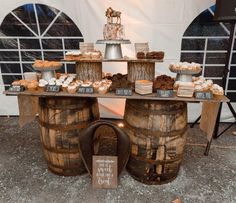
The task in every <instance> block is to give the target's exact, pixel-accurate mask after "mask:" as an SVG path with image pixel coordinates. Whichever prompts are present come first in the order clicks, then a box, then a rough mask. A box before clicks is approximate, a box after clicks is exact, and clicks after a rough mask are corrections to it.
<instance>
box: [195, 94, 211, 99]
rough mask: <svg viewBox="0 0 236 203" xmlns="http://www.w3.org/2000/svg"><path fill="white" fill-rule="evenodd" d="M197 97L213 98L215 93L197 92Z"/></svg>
mask: <svg viewBox="0 0 236 203" xmlns="http://www.w3.org/2000/svg"><path fill="white" fill-rule="evenodd" d="M194 95H195V98H197V99H206V100H207V99H212V98H213V95H212V92H195V93H194Z"/></svg>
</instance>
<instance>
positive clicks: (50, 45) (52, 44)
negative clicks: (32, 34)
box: [42, 39, 63, 49]
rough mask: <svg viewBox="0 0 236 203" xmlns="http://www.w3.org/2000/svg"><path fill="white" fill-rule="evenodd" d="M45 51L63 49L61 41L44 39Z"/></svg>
mask: <svg viewBox="0 0 236 203" xmlns="http://www.w3.org/2000/svg"><path fill="white" fill-rule="evenodd" d="M42 44H43V48H44V49H63V47H62V40H61V39H42Z"/></svg>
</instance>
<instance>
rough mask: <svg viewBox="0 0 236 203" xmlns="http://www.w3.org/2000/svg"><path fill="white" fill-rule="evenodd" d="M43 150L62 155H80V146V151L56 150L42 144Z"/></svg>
mask: <svg viewBox="0 0 236 203" xmlns="http://www.w3.org/2000/svg"><path fill="white" fill-rule="evenodd" d="M41 144H42V146H43V148H44V149H45V150H47V151H49V152H52V153H57V154H58V153H62V154H77V153H79V145H78V149H58V148H57V149H55V148H51V147H48V146H47V145H45V144H44V143H41Z"/></svg>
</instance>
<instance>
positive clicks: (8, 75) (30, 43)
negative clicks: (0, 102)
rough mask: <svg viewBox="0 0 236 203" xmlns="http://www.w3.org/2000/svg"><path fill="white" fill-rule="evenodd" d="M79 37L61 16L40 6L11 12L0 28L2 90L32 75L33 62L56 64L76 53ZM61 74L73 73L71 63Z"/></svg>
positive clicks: (80, 39) (65, 16) (51, 9)
mask: <svg viewBox="0 0 236 203" xmlns="http://www.w3.org/2000/svg"><path fill="white" fill-rule="evenodd" d="M81 41H84V40H83V36H82V34H81V32H80V30H79V29H78V27H77V26H76V25H75V23H74V22H73V21H72V20H71V19H70V18H69V17H68V16H67V15H66V14H64V13H63V12H61V11H59V10H58V9H56V8H53V7H50V6H47V5H43V4H25V5H23V6H20V7H18V8H16V9H15V10H13V11H11V12H10V13H9V14H8V15H7V16H6V17H5V18H4V20H3V22H2V24H1V26H0V74H1V76H2V78H3V82H4V86H5V89H7V87H8V86H9V85H10V84H11V83H12V81H14V80H16V79H21V78H22V76H23V73H24V72H28V71H34V70H33V69H32V64H33V63H34V60H35V59H48V60H60V59H63V58H64V56H65V53H66V51H67V50H73V49H79V42H81ZM60 71H61V72H66V73H73V72H74V68H73V65H72V64H71V63H66V62H64V63H63V68H62V69H61V70H60Z"/></svg>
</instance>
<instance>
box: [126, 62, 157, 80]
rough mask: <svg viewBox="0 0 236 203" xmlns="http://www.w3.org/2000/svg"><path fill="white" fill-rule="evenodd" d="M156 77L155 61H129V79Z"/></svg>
mask: <svg viewBox="0 0 236 203" xmlns="http://www.w3.org/2000/svg"><path fill="white" fill-rule="evenodd" d="M154 77H155V63H154V62H153V63H150V62H128V80H129V81H130V82H135V80H151V81H153V80H154Z"/></svg>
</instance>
